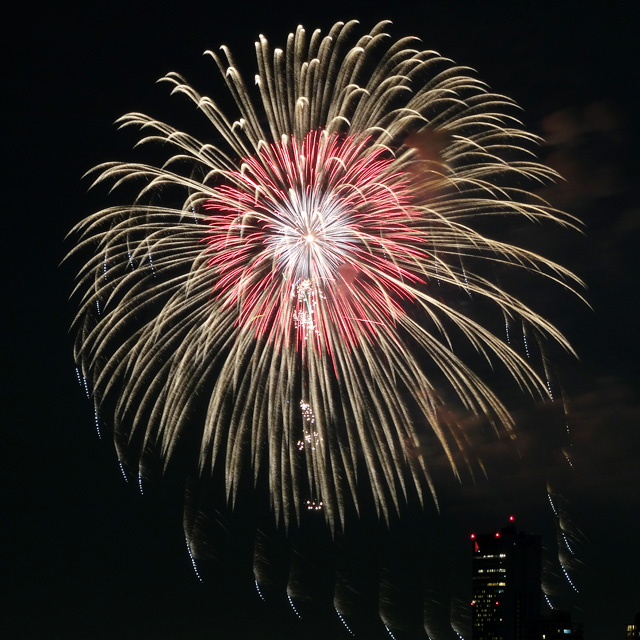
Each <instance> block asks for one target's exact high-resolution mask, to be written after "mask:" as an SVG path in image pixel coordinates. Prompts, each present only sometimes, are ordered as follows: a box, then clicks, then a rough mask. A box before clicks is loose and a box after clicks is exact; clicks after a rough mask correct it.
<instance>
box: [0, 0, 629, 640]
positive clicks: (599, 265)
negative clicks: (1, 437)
mask: <svg viewBox="0 0 640 640" xmlns="http://www.w3.org/2000/svg"><path fill="white" fill-rule="evenodd" d="M517 4H518V8H514V7H510V8H508V9H505V8H499V6H498V5H497V4H496V5H493V4H489V6H487V3H480V2H470V3H464V2H456V1H450V2H432V3H429V2H422V3H420V4H419V5H413V4H409V3H402V2H395V3H393V2H389V3H386V4H383V3H381V2H377V1H376V2H373V3H371V2H369V3H365V2H360V3H353V2H331V3H299V4H298V5H297V6H283V5H278V4H267V3H261V4H260V5H259V8H257V6H256V5H255V4H251V3H244V4H233V3H228V4H226V5H224V4H220V3H216V2H208V3H207V2H197V3H196V2H191V1H190V0H183V1H182V2H164V3H162V2H156V3H147V2H135V1H130V2H120V1H119V0H115V1H113V2H109V3H104V6H102V7H99V8H97V7H94V6H92V5H86V6H84V7H82V6H79V5H77V4H76V3H73V6H72V5H71V4H68V3H65V2H62V3H58V4H55V3H51V4H46V5H42V6H38V4H37V3H36V4H35V5H27V4H25V5H16V6H15V7H14V8H15V10H16V15H17V16H18V17H14V18H13V19H12V20H11V19H10V20H9V21H8V23H5V30H6V31H8V32H9V33H10V34H11V37H12V39H11V42H12V44H11V45H10V46H9V47H8V50H7V51H6V53H5V56H4V62H5V64H4V70H5V73H4V96H5V97H4V99H3V102H5V103H8V107H9V111H8V115H6V116H5V118H4V139H5V141H8V145H7V144H6V143H5V145H4V149H5V151H4V156H5V168H4V172H3V174H4V177H5V181H4V185H3V191H4V193H5V196H6V195H7V194H8V201H7V200H5V203H6V205H5V209H4V217H5V221H6V222H8V227H7V226H5V229H6V231H5V233H4V234H3V239H4V243H3V247H4V248H3V256H2V257H3V259H4V260H6V264H5V268H4V274H5V277H4V279H3V287H4V286H5V285H6V287H7V290H6V293H5V294H4V295H3V299H4V301H5V304H4V305H3V309H4V312H3V316H4V317H3V325H4V327H5V328H4V331H3V345H4V346H3V361H4V362H3V367H2V372H3V373H2V375H3V378H4V383H3V385H2V389H3V395H4V394H6V396H5V397H4V398H3V406H4V408H5V410H4V412H3V414H4V416H5V420H3V423H4V433H5V445H4V447H3V449H4V450H5V451H7V452H8V458H9V459H8V463H7V464H5V465H4V467H3V472H4V473H3V480H4V482H3V488H4V491H3V497H4V502H5V503H6V507H5V509H3V512H4V514H5V518H4V526H3V529H4V530H6V531H7V533H8V535H9V537H8V541H7V543H6V544H5V545H4V547H3V548H4V551H5V554H4V555H6V560H7V566H8V569H7V570H3V572H2V574H3V577H4V579H5V581H6V586H5V589H4V591H5V593H9V594H10V597H9V601H8V604H9V608H8V609H7V613H6V614H5V615H4V616H3V618H2V623H1V624H2V626H7V627H8V628H7V631H6V633H3V637H7V638H39V637H47V638H105V639H109V638H134V637H135V638H149V639H151V638H205V637H206V638H216V639H217V638H220V639H221V640H232V639H236V638H237V639H238V640H240V639H243V638H291V639H294V638H298V637H305V638H318V639H320V638H343V637H347V635H346V634H345V633H344V630H343V629H342V628H341V626H340V625H339V623H338V622H337V621H336V620H335V619H333V618H331V619H330V616H325V617H322V616H320V617H316V615H315V614H310V618H309V620H307V622H304V621H303V622H302V623H301V622H299V621H297V620H296V619H295V618H294V617H292V616H291V613H290V611H288V610H287V606H288V605H286V602H284V601H283V600H282V598H280V599H279V600H278V598H275V599H274V601H273V602H272V604H270V605H262V604H261V603H260V602H258V601H257V599H256V597H255V594H254V593H253V592H252V589H253V585H252V584H247V583H246V582H243V578H244V573H243V572H242V571H241V570H240V569H238V570H237V571H236V570H235V569H234V567H235V565H233V564H232V563H231V564H229V566H226V565H225V566H224V567H223V568H216V567H207V569H206V572H207V583H206V585H205V586H202V585H201V584H200V583H199V582H198V581H197V579H196V578H195V576H194V574H193V571H192V569H191V565H190V561H189V557H188V555H187V552H186V547H185V544H184V538H183V536H182V532H181V531H182V530H181V516H180V509H179V502H180V500H179V495H178V493H179V492H178V490H177V489H176V487H174V486H173V485H172V484H171V482H168V483H167V485H166V486H160V487H158V488H155V489H153V490H151V491H150V494H149V495H146V496H144V497H142V496H140V495H139V494H138V493H137V491H136V487H135V486H132V483H129V484H128V485H127V484H125V483H124V481H123V479H122V476H121V475H120V471H119V469H118V466H117V463H116V461H115V456H114V454H113V449H112V447H111V445H110V441H109V436H108V430H107V433H106V434H105V437H104V440H102V441H100V440H99V439H98V438H97V435H96V432H95V430H94V428H93V416H92V410H91V407H90V406H89V404H88V403H87V402H86V400H85V399H84V397H83V395H82V393H81V391H80V390H79V389H78V387H77V384H76V381H75V372H74V364H73V360H72V353H71V346H72V339H71V337H70V336H69V335H68V326H69V324H70V321H71V318H72V314H73V309H72V307H71V305H70V304H69V303H68V302H67V299H68V295H69V293H70V289H71V286H72V279H73V270H72V269H71V268H69V267H66V266H64V267H60V266H59V263H60V260H61V259H62V257H63V255H64V254H65V252H66V251H67V250H68V249H69V244H65V242H64V236H65V234H66V233H67V232H68V231H69V229H70V228H71V227H72V225H73V224H74V223H75V222H77V221H78V220H80V219H81V218H82V217H83V216H84V215H86V214H88V213H89V212H91V211H93V210H95V209H96V208H100V207H101V206H103V205H104V204H105V203H104V202H102V201H101V200H100V198H101V197H102V195H100V194H89V195H87V187H88V183H87V182H86V180H85V181H83V180H82V175H83V173H84V172H85V171H86V170H88V169H89V168H91V167H92V166H94V165H96V164H98V163H100V162H103V161H107V160H112V159H120V158H126V157H127V153H128V152H129V148H130V146H131V143H132V139H131V137H128V136H126V135H121V134H116V133H115V127H114V126H113V125H112V123H113V121H114V120H115V119H116V118H117V117H118V116H120V115H122V114H123V113H125V112H128V111H142V112H148V113H151V114H153V115H157V116H159V117H161V118H167V119H170V118H171V114H172V107H173V106H174V105H173V104H172V100H171V99H170V98H169V97H168V96H167V92H166V89H165V88H163V87H158V86H157V85H156V84H155V80H156V79H158V78H159V77H161V76H162V75H163V74H164V73H166V72H167V71H170V70H177V71H180V72H182V73H183V74H184V75H186V76H187V77H188V78H190V79H192V82H193V84H195V85H196V86H197V87H198V88H199V89H200V90H201V91H203V92H205V93H206V92H208V91H214V90H216V88H218V89H219V88H220V87H221V85H220V84H218V78H216V77H215V74H217V71H216V70H215V69H214V68H213V66H212V65H210V64H209V63H208V62H206V61H205V60H204V59H203V58H202V56H201V53H202V52H203V51H204V50H205V49H207V48H215V47H217V46H218V45H220V44H223V43H224V44H227V45H229V46H230V47H231V49H232V50H233V51H234V53H236V55H237V57H238V60H239V62H240V66H241V67H242V69H243V70H244V71H245V73H246V74H247V75H248V76H249V77H250V76H251V75H252V74H253V73H254V63H253V42H254V40H255V38H256V36H257V35H258V34H259V33H264V34H265V35H266V36H267V37H268V39H269V40H270V42H271V43H272V45H274V46H275V45H276V44H278V45H280V46H282V44H283V43H284V39H285V37H286V34H288V33H289V32H290V31H292V30H294V29H295V27H296V26H297V25H298V24H303V25H305V27H307V28H309V29H311V28H315V27H321V28H323V29H324V30H326V29H327V28H328V27H329V26H331V25H332V24H333V23H334V22H336V21H338V20H347V19H351V18H357V19H359V20H360V21H361V22H362V23H363V30H364V29H368V28H369V27H371V26H372V25H373V24H374V23H375V22H377V21H378V20H380V19H384V18H389V19H391V20H392V21H393V23H394V25H393V27H391V29H392V34H393V35H394V36H397V37H400V36H403V35H417V36H419V37H421V39H422V40H423V42H424V45H425V48H433V49H436V50H437V51H439V52H440V53H442V54H443V55H446V56H449V57H451V58H453V59H454V60H456V61H457V62H459V63H461V64H465V65H468V66H471V67H473V68H475V69H476V70H477V71H478V73H479V75H480V77H481V78H482V79H483V80H485V81H487V82H488V83H489V84H490V85H491V86H492V88H493V89H495V90H496V91H498V92H501V93H504V94H506V95H509V96H511V97H513V98H515V99H516V100H517V101H518V103H519V104H520V105H521V106H522V107H523V109H524V112H523V119H524V121H525V123H526V125H527V126H528V127H529V128H530V129H532V130H533V131H534V132H536V133H538V134H541V135H543V136H545V138H546V139H547V142H548V144H547V146H546V147H545V149H544V153H545V156H546V158H547V160H548V162H549V163H550V164H552V166H554V167H555V168H556V169H558V170H559V171H560V172H561V173H562V174H563V175H564V176H565V178H566V179H567V182H566V183H563V184H560V185H558V186H557V187H555V188H554V189H550V190H549V193H548V194H547V195H548V197H549V198H550V199H551V201H552V202H553V203H554V204H557V205H558V206H560V207H563V208H566V209H567V210H568V211H570V212H571V213H573V214H575V215H577V216H579V217H581V218H582V219H583V221H584V223H585V225H586V233H585V235H584V236H583V237H581V236H578V235H576V236H575V237H574V236H572V237H567V236H564V235H563V236H560V235H558V236H557V238H556V237H555V236H553V235H552V236H551V237H550V238H549V239H548V240H547V241H546V242H547V243H548V246H547V251H548V253H550V254H551V255H552V256H554V257H556V258H558V259H560V260H561V261H562V262H563V263H565V264H566V265H567V266H569V267H570V268H572V269H574V270H575V271H576V272H577V273H578V274H579V275H580V276H581V277H583V278H584V279H585V281H586V282H587V285H588V294H587V297H588V299H589V302H590V304H591V306H592V307H593V311H590V310H588V309H586V308H585V307H584V306H580V305H579V304H576V303H573V302H566V301H565V300H562V302H560V303H558V304H551V305H550V309H551V311H550V314H551V316H552V317H553V319H554V320H555V321H556V322H558V324H559V325H560V326H561V328H562V329H563V330H564V331H565V332H566V333H567V335H568V336H569V337H570V339H571V340H572V342H573V344H574V346H575V347H576V349H577V351H578V353H579V355H580V360H579V361H578V362H575V361H572V360H569V359H563V360H561V362H560V363H559V364H558V368H559V376H560V378H561V379H562V380H563V385H564V388H565V391H566V395H567V398H568V399H569V406H570V411H569V422H570V429H571V434H572V443H573V446H572V453H571V455H572V460H573V463H574V471H573V472H572V473H571V474H568V476H567V474H563V483H562V487H563V490H562V495H563V499H566V501H567V507H566V508H567V513H568V514H569V517H570V519H571V521H572V522H573V525H574V531H576V536H577V537H579V539H580V541H581V542H580V545H579V549H578V553H577V555H578V557H579V559H580V561H581V563H582V564H581V566H580V567H579V568H578V570H577V572H576V584H577V585H578V587H579V589H580V591H581V593H580V595H579V596H577V597H574V598H572V599H570V600H568V602H570V603H571V605H572V606H573V607H574V608H573V614H574V619H575V620H577V621H581V622H583V623H584V628H585V635H586V638H587V640H608V639H612V640H615V639H616V638H622V637H623V633H624V626H625V624H627V622H630V621H631V620H632V619H633V616H634V614H635V613H636V611H637V610H638V609H640V578H639V577H638V576H640V550H639V549H640V547H639V546H638V539H639V535H640V515H639V514H640V489H639V487H640V471H639V470H638V469H639V467H640V465H638V463H637V461H636V457H637V453H638V449H639V445H640V429H639V427H640V393H639V391H638V389H639V388H640V386H639V382H640V376H639V375H638V371H637V362H638V357H639V356H640V350H639V349H638V335H637V324H638V320H637V317H638V311H639V307H638V301H637V294H636V291H637V276H638V258H637V256H638V250H637V247H638V243H639V241H640V207H639V201H638V188H637V169H638V161H637V158H638V154H637V151H636V149H637V148H638V147H637V144H638V125H637V117H636V113H637V110H636V108H635V107H636V105H635V101H636V99H637V97H638V95H637V94H638V89H637V86H636V84H637V77H638V74H637V68H636V66H637V59H638V50H637V46H636V43H637V38H636V34H635V33H632V22H633V19H632V17H631V15H630V13H631V9H630V5H631V3H623V2H619V3H616V2H613V3H608V4H607V7H606V8H604V6H603V7H602V8H601V9H600V10H599V11H597V12H593V11H588V10H587V8H586V5H585V4H584V3H582V2H565V3H555V2H538V3H517ZM558 4H562V6H561V7H558V6H556V5H558ZM505 6H506V5H505ZM500 7H502V5H500ZM7 65H8V70H9V75H8V77H7V75H6V68H7ZM518 419H519V420H520V422H521V423H522V424H523V425H524V430H525V434H526V435H525V443H526V442H530V443H531V444H530V446H531V449H532V450H535V449H536V447H537V446H538V445H537V442H538V440H539V439H540V438H544V437H546V436H545V435H544V434H545V433H546V432H545V431H544V429H542V435H541V434H540V430H536V428H537V427H539V426H540V425H541V424H543V423H546V421H547V414H546V410H545V409H544V408H539V407H535V406H534V403H533V402H531V404H530V406H527V404H526V403H525V402H523V403H522V404H520V405H519V408H518ZM494 454H495V455H498V454H499V452H497V451H494V452H489V456H491V455H494ZM536 456H537V453H535V452H534V453H532V454H531V458H530V459H531V460H537V459H538V458H536ZM504 466H505V468H504V469H502V470H501V472H500V473H499V474H498V477H501V478H503V480H504V478H506V480H504V483H505V485H508V487H509V490H507V488H505V486H504V485H502V486H498V487H496V486H495V484H494V485H492V484H491V483H487V484H485V485H482V484H481V485H480V486H475V487H472V486H465V487H461V488H457V489H451V490H450V491H449V493H447V490H445V497H448V498H449V499H450V502H449V504H448V506H445V507H443V513H442V515H441V516H435V515H433V514H432V515H431V516H430V518H432V520H431V521H430V522H433V524H432V525H431V526H432V528H433V529H437V530H439V531H441V532H444V535H443V538H446V539H447V540H449V542H448V544H450V545H451V548H452V549H458V548H461V549H462V550H463V553H462V554H461V555H459V557H458V558H457V559H456V560H455V561H453V562H452V569H451V570H452V571H454V569H455V571H457V572H458V573H457V575H456V576H455V577H453V578H451V582H453V583H464V581H465V579H466V577H465V576H464V575H463V574H464V572H465V571H466V570H467V568H465V567H466V565H465V562H466V561H467V559H466V558H465V557H464V552H465V551H466V540H467V536H468V534H469V532H470V530H471V528H472V527H475V528H477V529H478V530H480V529H481V528H482V527H485V528H490V527H494V526H500V525H501V524H502V522H503V519H504V518H506V517H507V515H508V514H509V513H510V512H511V511H515V512H516V513H522V512H524V517H523V518H522V519H521V520H520V521H521V522H522V523H523V524H522V526H523V527H525V528H527V529H528V530H532V531H534V532H538V533H541V534H544V533H546V532H547V531H548V527H547V525H546V524H544V523H543V522H542V521H541V520H540V518H539V517H538V515H537V514H538V513H542V512H543V510H544V509H546V508H547V506H548V505H547V504H542V503H544V501H545V500H546V496H545V494H544V491H542V492H541V493H540V494H539V496H540V498H539V497H538V495H536V496H533V497H532V494H528V493H526V487H529V486H534V485H536V486H537V484H536V483H538V484H540V483H541V482H543V481H542V480H540V479H541V478H543V476H544V475H545V473H546V471H547V469H540V468H537V469H530V468H528V467H526V466H524V465H523V467H522V468H513V469H508V468H507V467H508V465H504ZM555 468H556V467H555V464H553V463H551V464H549V469H550V472H551V473H553V472H554V470H555ZM501 474H502V475H501ZM134 484H135V483H134ZM523 487H524V488H525V489H523V491H525V494H526V495H523V494H522V493H518V489H519V488H523ZM537 501H539V502H537ZM547 542H548V543H549V544H551V541H547ZM240 564H241V563H240ZM461 575H462V578H461V577H460V576H461ZM225 594H226V595H225ZM229 594H232V595H229ZM463 595H464V594H463ZM320 600H322V598H320ZM322 602H323V603H324V600H322ZM324 604H326V603H324ZM364 637H367V636H366V632H365V633H364ZM370 637H373V636H370ZM399 640H401V639H400V638H399Z"/></svg>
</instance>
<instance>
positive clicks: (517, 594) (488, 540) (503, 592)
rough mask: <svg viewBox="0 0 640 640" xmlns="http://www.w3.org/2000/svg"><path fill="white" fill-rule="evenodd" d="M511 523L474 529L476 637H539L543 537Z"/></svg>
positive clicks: (510, 639) (528, 639) (514, 639)
mask: <svg viewBox="0 0 640 640" xmlns="http://www.w3.org/2000/svg"><path fill="white" fill-rule="evenodd" d="M513 520H514V518H513V516H511V518H509V521H510V524H509V525H508V526H507V527H504V528H503V529H501V530H500V531H496V532H494V533H484V534H479V535H476V534H471V544H472V551H473V561H472V562H473V598H472V601H471V612H472V613H471V618H472V625H473V634H472V638H473V640H537V638H538V637H539V636H538V626H539V622H540V599H541V589H540V574H541V566H542V559H541V557H542V551H541V539H540V536H535V535H531V534H528V533H523V532H519V531H517V530H516V527H515V525H514V524H513Z"/></svg>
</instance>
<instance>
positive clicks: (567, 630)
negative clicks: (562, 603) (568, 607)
mask: <svg viewBox="0 0 640 640" xmlns="http://www.w3.org/2000/svg"><path fill="white" fill-rule="evenodd" d="M540 637H541V638H542V640H583V638H584V635H583V632H582V625H581V624H576V623H573V622H572V621H571V612H569V611H559V610H557V609H556V610H554V611H552V612H551V613H549V614H547V615H546V616H542V618H541V619H540Z"/></svg>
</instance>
